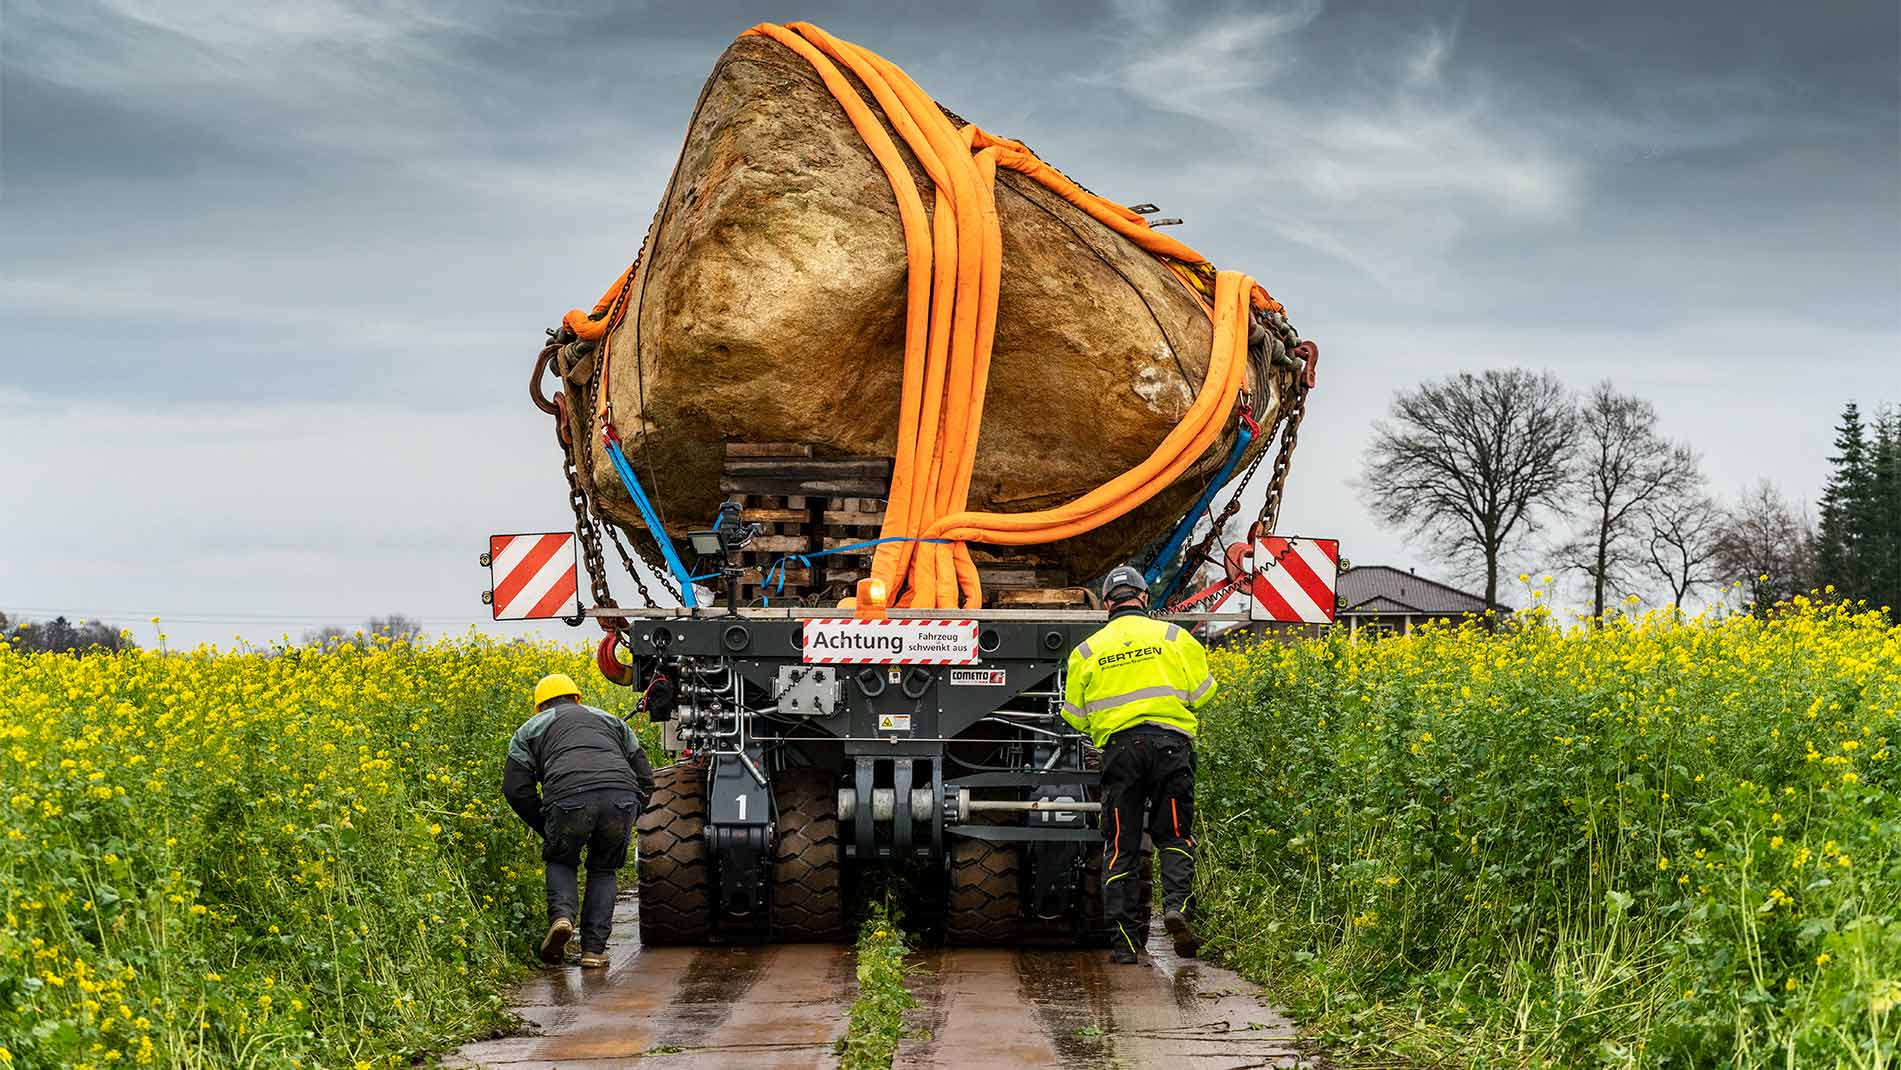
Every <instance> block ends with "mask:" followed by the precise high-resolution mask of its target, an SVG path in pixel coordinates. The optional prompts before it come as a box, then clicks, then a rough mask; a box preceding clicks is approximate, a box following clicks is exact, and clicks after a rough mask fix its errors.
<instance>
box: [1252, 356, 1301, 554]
mask: <svg viewBox="0 0 1901 1070" xmlns="http://www.w3.org/2000/svg"><path fill="white" fill-rule="evenodd" d="M1306 414H1307V380H1306V379H1305V378H1304V377H1303V376H1302V375H1301V373H1300V372H1295V373H1294V403H1293V407H1292V408H1290V409H1289V410H1288V412H1287V422H1286V423H1285V424H1283V425H1282V426H1281V448H1280V452H1279V453H1276V454H1275V455H1274V474H1273V475H1272V476H1270V477H1269V479H1268V483H1267V498H1266V499H1265V500H1264V501H1262V502H1261V515H1260V517H1259V523H1260V524H1261V532H1262V533H1263V534H1267V535H1272V534H1273V533H1274V527H1275V525H1277V524H1279V523H1280V519H1281V494H1282V492H1284V491H1285V490H1286V489H1287V471H1288V469H1289V468H1290V467H1291V466H1292V465H1293V463H1294V447H1295V446H1296V445H1298V444H1299V442H1300V418H1301V417H1302V416H1305V415H1306ZM1262 452H1263V453H1265V452H1266V451H1265V450H1263V451H1262ZM1257 460H1258V458H1257Z"/></svg>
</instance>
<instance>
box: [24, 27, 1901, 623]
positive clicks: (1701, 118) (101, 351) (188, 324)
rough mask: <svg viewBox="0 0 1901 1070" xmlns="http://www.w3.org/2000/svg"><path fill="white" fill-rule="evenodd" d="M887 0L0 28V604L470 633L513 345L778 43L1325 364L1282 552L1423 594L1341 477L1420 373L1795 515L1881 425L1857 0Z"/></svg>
mask: <svg viewBox="0 0 1901 1070" xmlns="http://www.w3.org/2000/svg"><path fill="white" fill-rule="evenodd" d="M906 7H907V5H893V4H890V3H867V4H838V3H805V4H800V5H796V6H795V7H791V8H788V7H786V6H785V5H783V4H751V3H719V2H711V0H701V2H697V3H692V4H677V3H654V4H646V5H642V4H635V3H625V2H620V3H599V4H562V3H553V2H548V3H531V2H522V3H486V4H485V3H473V2H455V3H450V2H443V3H439V4H433V3H420V2H412V3H405V2H392V3H385V4H353V3H339V2H330V0H300V2H297V3H281V4H256V3H231V4H219V5H198V4H193V3H188V2H184V0H114V2H107V3H88V2H82V0H54V2H47V3H40V2H35V0H0V447H4V448H0V609H3V610H7V611H22V610H24V611H26V612H27V613H28V614H29V615H34V616H47V615H50V614H52V613H54V612H59V611H64V612H67V613H69V614H81V615H85V616H104V617H105V618H106V619H108V620H111V621H114V622H116V623H125V624H131V623H135V622H142V620H143V618H144V617H146V616H149V615H151V614H153V613H159V614H163V615H164V616H166V617H167V618H168V619H169V620H170V622H171V623H170V626H169V627H168V631H169V632H170V633H171V636H172V639H173V641H174V642H177V641H186V642H192V641H197V640H219V641H224V642H229V641H230V640H231V638H232V637H233V636H234V635H239V634H242V635H244V636H247V637H249V638H252V639H263V638H268V637H269V636H271V635H274V634H277V633H279V632H282V631H286V630H288V631H290V632H291V633H292V634H293V635H296V634H299V633H301V632H302V631H303V630H304V629H305V628H307V627H312V626H315V625H318V624H324V623H337V624H346V625H351V624H356V623H359V622H360V621H361V620H362V619H363V618H365V617H367V616H369V615H371V614H381V613H387V612H392V611H395V612H405V613H409V614H412V615H415V616H419V617H422V618H424V619H425V620H426V621H427V622H428V623H429V624H430V626H431V627H432V628H434V629H437V630H453V629H456V628H460V627H466V626H467V625H468V624H469V623H471V622H476V621H481V620H485V611H484V609H483V607H482V606H481V605H480V604H479V602H478V601H477V598H478V595H479V593H480V591H481V590H482V589H483V587H484V586H485V585H486V583H485V575H484V573H483V571H482V570H481V569H479V568H478V567H477V564H476V555H477V554H478V553H479V552H480V551H481V550H482V549H483V546H484V542H485V537H486V535H487V534H488V533H489V532H491V531H522V530H537V529H544V530H559V529H561V528H563V527H566V526H568V525H569V524H570V522H571V516H570V514H569V513H568V511H567V506H566V495H565V485H564V483H563V481H562V478H561V475H560V469H559V455H558V453H557V451H556V449H555V448H554V446H553V445H552V444H551V441H550V436H549V429H548V421H547V419H546V418H545V417H543V416H542V415H541V414H539V413H538V412H536V411H535V410H534V409H532V408H531V407H530V406H529V404H528V402H527V400H526V395H525V393H524V384H525V382H526V378H527V369H528V366H529V363H530V361H531V359H532V357H533V354H534V351H535V349H536V347H537V344H538V342H539V340H540V338H541V330H542V328H544V327H546V326H548V325H550V324H552V323H553V322H555V320H556V319H557V318H558V317H559V315H560V313H561V312H562V311H564V310H565V309H567V308H569V307H572V306H575V305H585V304H589V303H591V302H592V300H593V299H594V297H596V296H597V295H598V294H599V293H600V291H601V289H602V288H603V287H604V286H605V285H606V283H607V282H608V281H610V280H611V279H612V278H613V276H614V275H615V273H616V272H618V271H619V270H620V269H621V268H622V267H624V266H625V265H626V264H627V262H628V261H629V260H630V259H631V258H632V256H633V254H634V252H635V251H636V249H637V248H638V245H639V242H640V238H641V234H642V232H643V230H644V229H645V227H646V225H647V221H648V218H649V216H650V214H651V213H652V211H653V209H654V206H655V204H656V203H657V202H658V200H659V198H660V195H661V192H662V189H663V187H664V184H665V182H666V178H667V173H668V170H669V169H670V167H671V165H672V162H673V157H674V152H675V150H676V149H677V147H678V143H679V139H680V137H681V135H682V133H683V131H684V128H685V124H686V121H687V118H688V115H689V113H690V111H691V109H692V106H693V101H694V98H695V96H696V94H697V93H698V91H699V88H700V85H701V82H702V80H703V79H704V77H705V76H706V74H707V72H708V71H709V70H710V69H711V67H712V64H713V61H714V59H715V58H716V57H717V56H718V55H719V53H720V51H721V50H722V49H723V48H724V47H725V46H726V44H727V42H728V41H729V40H730V39H731V38H732V37H733V36H734V35H736V34H738V33H739V32H740V31H742V30H744V29H745V28H746V27H747V26H749V25H751V24H753V23H754V22H757V21H759V20H761V19H769V18H800V17H802V18H809V19H811V20H813V21H816V22H818V23H820V24H821V25H823V26H825V27H826V28H827V29H829V30H831V31H832V32H833V33H836V34H838V35H840V36H842V37H845V38H848V39H851V40H854V41H857V42H859V43H861V44H864V45H866V46H868V47H870V48H872V49H874V50H876V51H878V52H880V53H882V54H883V55H885V56H887V57H889V58H890V59H892V60H894V61H895V62H897V63H899V64H900V65H902V66H904V67H905V68H906V69H908V70H909V71H910V72H911V74H912V75H913V76H914V77H915V78H916V79H917V80H918V81H919V83H920V84H921V85H923V86H924V88H925V89H926V90H927V91H929V92H931V93H933V94H934V95H936V96H937V97H938V99H940V100H941V101H943V102H944V103H945V104H946V105H947V106H949V107H951V108H952V109H953V110H955V111H957V112H958V113H959V114H961V115H964V116H966V117H968V118H970V119H971V120H973V121H975V122H977V123H979V124H980V125H982V126H984V127H985V128H987V129H990V130H992V131H995V132H998V133H1002V134H1007V135H1010V136H1014V137H1019V138H1022V139H1024V140H1025V141H1027V142H1029V143H1030V144H1032V145H1034V146H1035V147H1036V148H1037V150H1038V152H1039V153H1041V154H1042V155H1043V156H1044V157H1045V158H1047V159H1048V160H1050V161H1051V162H1052V163H1054V164H1056V165H1057V166H1059V167H1062V168H1063V169H1065V170H1066V171H1068V172H1069V173H1071V174H1073V175H1075V176H1076V177H1077V178H1078V179H1080V180H1081V181H1082V182H1084V183H1085V184H1087V185H1088V186H1090V187H1091V188H1092V189H1095V190H1096V191H1098V192H1100V193H1103V194H1105V195H1107V196H1110V197H1114V198H1117V199H1120V200H1122V201H1124V202H1125V203H1133V202H1139V201H1153V202H1155V203H1157V204H1159V205H1161V207H1162V209H1163V212H1164V213H1165V214H1168V215H1176V216H1182V217H1185V218H1186V219H1187V223H1186V225H1185V226H1182V227H1180V228H1178V229H1176V230H1175V231H1173V233H1175V234H1176V235H1178V236H1179V237H1181V238H1182V239H1184V240H1186V241H1187V242H1189V243H1190V244H1192V245H1194V246H1196V247H1197V248H1199V249H1201V250H1202V251H1203V252H1205V253H1206V254H1208V255H1209V256H1210V257H1212V258H1213V259H1214V260H1215V261H1216V262H1217V263H1218V264H1220V265H1222V266H1224V267H1234V268H1239V269H1242V270H1245V271H1248V272H1250V273H1252V274H1254V275H1255V276H1257V277H1258V278H1259V279H1260V280H1261V281H1262V282H1263V283H1264V284H1265V285H1266V286H1267V287H1268V289H1269V290H1271V291H1272V292H1273V293H1274V294H1275V295H1276V296H1277V297H1279V298H1281V299H1282V300H1283V301H1284V302H1285V303H1286V304H1287V306H1288V309H1289V311H1290V314H1291V317H1292V319H1293V321H1294V323H1295V324H1296V325H1297V326H1298V327H1299V328H1300V329H1301V330H1302V332H1303V333H1305V334H1306V335H1308V336H1310V337H1313V338H1315V339H1318V340H1319V342H1320V344H1321V347H1322V351H1323V360H1322V376H1323V378H1322V383H1321V391H1320V392H1319V393H1318V394H1316V395H1315V397H1314V400H1313V402H1312V405H1311V408H1310V413H1309V416H1308V422H1307V424H1306V427H1305V428H1304V431H1303V435H1302V437H1301V445H1300V452H1299V455H1298V459H1297V462H1296V465H1295V469H1294V473H1293V476H1292V478H1291V480H1290V484H1289V498H1288V502H1287V508H1286V511H1285V514H1284V520H1285V523H1284V524H1283V525H1282V526H1283V529H1285V530H1290V531H1298V532H1303V533H1307V534H1314V535H1337V536H1339V537H1340V538H1341V539H1342V540H1343V541H1344V543H1345V548H1346V552H1347V554H1348V555H1349V556H1351V557H1353V558H1355V559H1357V560H1360V561H1363V562H1385V563H1395V564H1401V565H1417V566H1418V567H1419V568H1420V570H1421V571H1422V572H1430V573H1434V574H1439V573H1441V572H1443V567H1442V566H1441V565H1440V563H1439V561H1438V556H1437V554H1436V553H1435V551H1434V548H1433V547H1432V546H1429V545H1408V544H1407V543H1406V542H1405V541H1404V540H1403V539H1402V538H1401V537H1400V536H1399V535H1398V534H1397V533H1395V532H1391V531H1386V530H1382V529H1381V528H1380V527H1378V526H1377V525H1376V524H1375V523H1374V522H1373V521H1372V519H1371V518H1370V517H1369V515H1368V514H1367V513H1366V511H1365V509H1364V508H1363V507H1362V506H1361V505H1360V504H1359V502H1358V501H1357V498H1356V496H1355V493H1354V491H1353V490H1352V488H1351V486H1350V485H1349V481H1350V480H1351V479H1352V478H1353V477H1354V475H1355V474H1356V471H1357V468H1358V464H1359V459H1360V451H1361V448H1362V445H1363V443H1364V440H1365V436H1366V432H1367V425H1368V423H1369V420H1370V419H1371V418H1372V417H1374V416H1376V415H1378V414H1379V412H1380V411H1381V410H1383V409H1384V408H1385V406H1386V404H1387V402H1388V401H1389V399H1390V398H1391V396H1392V394H1393V393H1394V391H1396V390H1398V389H1401V388H1404V387H1407V386H1410V385H1412V384H1414V383H1416V382H1417V381H1419V380H1420V379H1421V378H1423V377H1428V376H1437V375H1442V374H1445V373H1448V372H1451V371H1454V370H1458V369H1478V368H1484V367H1493V366H1509V365H1524V366H1528V367H1532V368H1549V369H1552V370H1553V371H1555V372H1557V373H1558V374H1559V375H1560V376H1562V377H1563V378H1564V379H1565V380H1566V381H1568V382H1570V383H1572V384H1574V385H1576V386H1578V387H1585V386H1588V385H1589V384H1590V383H1592V382H1593V381H1595V380H1597V379H1600V378H1603V377H1606V376H1608V377H1610V378H1611V379H1613V380H1614V381H1615V382H1616V383H1617V384H1618V385H1619V386H1620V387H1621V388H1623V389H1625V390H1627V391H1630V392H1633V393H1637V394H1639V395H1642V396H1644V397H1647V398H1649V399H1651V400H1652V401H1654V402H1655V403H1656V405H1657V406H1658V408H1659V410H1660V411H1661V413H1662V419H1663V424H1664V428H1665V430H1666V431H1667V432H1668V433H1669V434H1670V435H1672V436H1675V437H1677V438H1680V439H1683V440H1685V441H1687V442H1689V443H1691V444H1692V445H1694V446H1695V447H1696V448H1697V449H1699V450H1700V451H1702V453H1703V455H1704V457H1705V459H1706V467H1707V469H1708V471H1709V473H1710V475H1711V477H1712V480H1713V482H1714V484H1715V486H1716V488H1717V489H1718V490H1721V491H1724V492H1728V493H1731V494H1733V493H1734V492H1735V491H1736V490H1738V489H1739V488H1740V487H1741V486H1742V485H1743V484H1745V483H1746V482H1749V481H1752V480H1754V479H1756V478H1758V477H1768V478H1770V479H1772V480H1774V481H1776V482H1777V483H1778V484H1780V485H1781V486H1782V487H1783V488H1784V489H1785V490H1786V491H1787V492H1789V493H1790V494H1791V496H1793V497H1797V498H1801V499H1804V500H1808V501H1812V500H1813V498H1814V496H1815V494H1816V493H1817V491H1818V490H1819V487H1820V484H1821V481H1822V479H1823V478H1824V475H1825V471H1826V456H1827V454H1828V452H1829V437H1830V431H1829V429H1830V426H1831V425H1832V424H1833V423H1834V421H1835V418H1836V415H1837V413H1838V412H1839V411H1840V409H1841V406H1842V404H1843V402H1845V401H1848V400H1849V399H1856V400H1858V401H1860V402H1862V403H1863V405H1864V406H1867V407H1873V406H1875V405H1878V404H1879V403H1881V402H1883V401H1887V402H1901V58H1898V57H1901V15H1898V14H1897V12H1898V11H1901V5H1897V4H1896V3H1894V2H1893V0H1872V2H1865V3H1808V4H1803V5H1797V6H1794V7H1792V6H1790V5H1787V4H1783V3H1773V4H1772V3H1761V2H1758V3H1741V4H1739V3H1735V2H1731V0H1724V2H1720V3H1719V2H1700V3H1670V4H1657V3H1654V2H1645V3H1616V2H1612V3H1602V2H1600V3H1591V4H1577V3H1570V2H1563V3H1558V2H1550V3H1528V2H1505V0H1495V2H1492V3H1482V2H1480V3H1470V4H1439V3H1424V4H1413V3H1407V4H1397V3H1323V2H1320V0H1308V2H1289V3H1272V4H1255V5H1248V4H1230V5H1226V6H1224V5H1221V4H1212V3H1199V2H1195V3H1191V2H1181V3H1174V4H1171V3H1168V2H1164V0H1154V2H1142V0H1130V2H1125V3H1116V4H1111V5H1108V6H1102V7H1093V6H1090V5H1087V4H1082V3H1060V4H1059V3H1049V4H1041V5H1039V4H1026V3H1021V2H1008V3H994V4H993V3H981V2H968V0H967V2H961V3H957V4H949V5H943V4H932V5H918V6H917V7H916V10H915V11H914V12H912V13H909V14H904V15H896V14H894V12H898V11H903V10H905V8H906ZM895 314H897V312H896V310H894V315H895ZM616 583H617V585H619V586H626V581H625V579H624V578H622V577H618V576H617V577H616ZM630 593H631V592H630ZM141 628H142V630H143V634H144V636H145V638H146V639H147V640H148V641H149V632H150V628H149V626H146V625H143V624H141ZM497 630H499V631H503V632H505V633H506V632H508V631H510V629H507V628H503V629H497ZM556 630H557V631H558V632H560V633H562V634H567V633H566V632H565V629H556Z"/></svg>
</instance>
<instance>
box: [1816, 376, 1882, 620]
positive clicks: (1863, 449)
mask: <svg viewBox="0 0 1901 1070" xmlns="http://www.w3.org/2000/svg"><path fill="white" fill-rule="evenodd" d="M1835 451H1836V452H1835V454H1834V456H1832V457H1830V458H1829V463H1831V464H1832V465H1834V467H1835V470H1834V471H1833V472H1831V473H1830V474H1829V477H1828V484H1827V485H1826V486H1825V487H1824V488H1823V490H1822V502H1821V513H1822V516H1821V525H1820V529H1819V530H1818V531H1817V532H1816V547H1815V572H1816V576H1815V578H1816V581H1817V582H1818V583H1823V584H1833V585H1834V587H1835V593H1836V594H1837V595H1838V596H1840V597H1842V598H1847V599H1855V598H1866V597H1868V596H1869V595H1871V594H1872V593H1873V592H1872V591H1871V590H1870V587H1871V586H1872V585H1871V583H1870V578H1871V577H1870V576H1869V568H1868V565H1869V562H1868V561H1867V560H1865V558H1866V557H1868V556H1870V555H1869V553H1868V551H1869V550H1870V549H1872V548H1870V547H1867V546H1865V545H1864V543H1865V542H1866V541H1867V540H1866V535H1867V529H1866V528H1865V527H1864V525H1866V524H1867V523H1868V522H1869V521H1870V520H1872V519H1874V517H1873V510H1872V508H1871V506H1872V497H1873V493H1872V492H1873V490H1874V473H1873V470H1872V466H1871V464H1870V458H1869V453H1868V437H1867V430H1866V428H1865V427H1863V425H1862V422H1861V409H1860V407H1859V406H1857V405H1856V404H1855V403H1854V402H1852V401H1851V402H1849V403H1848V404H1847V405H1846V406H1845V407H1843V409H1842V420H1841V423H1840V424H1838V425H1837V426H1836V428H1835Z"/></svg>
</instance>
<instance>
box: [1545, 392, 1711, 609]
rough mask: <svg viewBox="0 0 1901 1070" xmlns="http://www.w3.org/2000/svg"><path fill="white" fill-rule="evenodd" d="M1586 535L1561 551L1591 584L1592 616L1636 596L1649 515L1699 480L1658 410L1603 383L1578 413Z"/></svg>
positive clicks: (1689, 455) (1692, 456)
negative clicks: (1620, 598)
mask: <svg viewBox="0 0 1901 1070" xmlns="http://www.w3.org/2000/svg"><path fill="white" fill-rule="evenodd" d="M1578 429H1579V431H1580V440H1581V446H1580V451H1579V452H1580V457H1579V462H1580V463H1579V476H1580V477H1581V482H1582V484H1583V490H1584V500H1585V503H1586V504H1587V505H1588V509H1587V510H1585V516H1584V517H1583V518H1582V519H1583V520H1584V521H1585V526H1584V528H1583V530H1581V531H1579V532H1578V533H1577V534H1576V535H1574V536H1573V537H1572V538H1571V539H1570V541H1568V542H1566V543H1565V544H1564V546H1563V547H1562V548H1561V549H1560V550H1559V554H1560V556H1561V557H1562V559H1563V560H1564V562H1565V564H1566V565H1567V566H1568V567H1570V568H1574V569H1576V570H1578V571H1580V572H1582V573H1584V574H1585V575H1586V576H1589V577H1590V578H1591V615H1592V616H1593V617H1602V616H1603V615H1604V607H1605V604H1606V602H1607V600H1608V598H1609V597H1610V596H1612V595H1615V594H1624V593H1627V592H1629V591H1630V590H1631V589H1632V588H1633V587H1634V586H1635V580H1636V573H1637V571H1638V569H1639V567H1640V566H1641V565H1642V564H1643V563H1644V556H1645V555H1644V551H1643V548H1642V547H1640V546H1639V545H1638V543H1639V541H1640V540H1641V538H1642V535H1643V527H1644V524H1643V521H1644V516H1645V513H1644V510H1645V509H1646V508H1648V507H1649V506H1650V505H1651V504H1652V503H1653V502H1656V501H1658V500H1660V499H1662V498H1665V497H1668V496H1671V495H1676V494H1680V493H1682V492H1683V490H1684V489H1685V488H1687V487H1689V486H1692V485H1694V484H1695V482H1696V481H1697V479H1698V478H1699V476H1698V472H1697V459H1696V454H1695V453H1694V452H1693V451H1691V449H1690V448H1689V447H1688V446H1682V445H1677V444H1674V443H1671V442H1668V441H1666V440H1665V439H1664V438H1663V436H1662V435H1659V434H1658V433H1657V409H1656V406H1654V405H1652V404H1650V402H1648V401H1645V400H1643V399H1642V398H1638V397H1632V396H1631V395H1629V394H1620V393H1618V392H1617V388H1616V387H1614V386H1612V385H1611V383H1610V381H1609V380H1605V381H1604V382H1601V383H1598V384H1597V385H1596V386H1595V387H1592V388H1591V392H1590V394H1589V395H1588V396H1586V397H1585V399H1584V403H1583V405H1582V406H1581V407H1580V409H1579V413H1578Z"/></svg>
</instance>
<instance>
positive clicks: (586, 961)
mask: <svg viewBox="0 0 1901 1070" xmlns="http://www.w3.org/2000/svg"><path fill="white" fill-rule="evenodd" d="M606 965H607V952H605V951H583V952H581V968H582V969H584V970H598V969H600V968H602V967H603V966H606Z"/></svg>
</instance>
